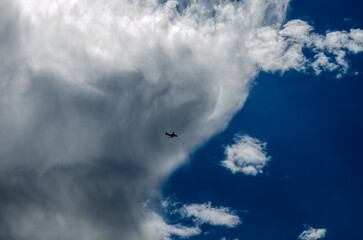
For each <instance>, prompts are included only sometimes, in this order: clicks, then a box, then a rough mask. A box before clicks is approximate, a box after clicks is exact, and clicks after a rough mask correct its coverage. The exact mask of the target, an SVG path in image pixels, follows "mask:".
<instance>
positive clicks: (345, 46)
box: [246, 19, 363, 77]
mask: <svg viewBox="0 0 363 240" xmlns="http://www.w3.org/2000/svg"><path fill="white" fill-rule="evenodd" d="M246 46H247V48H248V54H249V56H250V57H251V58H252V59H253V60H254V61H255V62H256V64H258V65H259V66H260V67H261V69H263V70H264V71H281V72H284V71H287V70H290V69H295V70H298V71H301V70H302V71H307V70H308V69H309V68H312V69H313V70H314V72H315V74H320V73H321V71H330V72H332V71H338V74H337V77H339V76H342V75H344V74H346V73H347V71H348V69H349V64H348V63H347V61H346V59H345V56H346V55H347V54H348V53H349V54H353V53H354V54H356V53H359V52H361V51H363V31H362V30H361V29H351V30H350V32H346V31H335V32H329V31H328V32H327V33H326V34H325V35H322V34H317V33H314V32H313V27H312V26H311V25H309V24H308V23H307V22H305V21H302V20H298V19H297V20H291V21H289V22H287V23H286V24H285V25H284V26H283V27H282V28H281V29H279V28H276V27H274V26H264V27H261V28H258V29H256V30H255V31H252V32H251V33H250V34H249V38H248V40H247V41H246ZM304 49H306V50H310V51H311V52H312V53H311V56H310V55H305V54H304V51H303V50H304Z"/></svg>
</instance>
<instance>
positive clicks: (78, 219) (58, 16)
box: [0, 0, 362, 240]
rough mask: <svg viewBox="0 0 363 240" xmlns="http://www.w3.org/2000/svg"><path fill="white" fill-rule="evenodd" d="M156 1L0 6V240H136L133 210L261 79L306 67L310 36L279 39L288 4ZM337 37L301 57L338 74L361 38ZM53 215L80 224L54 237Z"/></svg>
mask: <svg viewBox="0 0 363 240" xmlns="http://www.w3.org/2000/svg"><path fill="white" fill-rule="evenodd" d="M160 2H162V1H158V0H72V1H64V0H53V1H49V0H32V1H29V0H2V1H0V55H1V58H0V78H1V79H0V80H1V81H0V82H1V83H0V93H1V94H0V113H1V114H0V159H1V161H0V185H1V186H2V189H3V192H2V193H1V194H8V196H7V197H4V199H8V200H6V202H0V208H1V210H2V211H0V219H1V222H0V226H1V230H3V231H0V238H4V239H8V238H10V239H12V238H13V239H20V238H27V239H29V240H33V239H36V240H39V239H40V240H42V239H49V236H52V238H53V239H65V238H67V239H76V238H77V239H80V240H82V239H92V237H93V236H102V239H105V240H108V239H116V238H122V239H138V240H139V239H142V238H140V237H139V235H140V234H141V235H142V233H140V232H139V229H140V226H141V225H143V222H144V220H145V218H144V214H143V212H142V210H141V209H142V208H141V203H142V202H144V201H145V199H146V198H148V197H150V195H153V194H154V193H155V192H157V191H159V184H160V182H161V179H165V178H166V176H168V174H170V173H171V171H173V170H174V169H175V168H176V167H178V166H179V165H180V164H182V163H183V162H184V161H185V159H186V158H187V156H188V155H189V154H190V153H191V152H192V151H193V150H194V149H196V148H197V147H198V146H200V145H201V144H202V143H203V142H204V141H206V140H207V139H208V138H210V137H211V136H213V135H214V134H216V133H217V132H219V131H221V130H223V129H224V128H225V127H226V126H227V124H228V122H229V121H230V119H231V118H232V117H233V115H234V114H235V113H236V112H237V111H238V110H239V109H241V107H242V106H243V104H244V102H245V100H246V98H247V96H248V91H249V86H250V83H251V81H253V79H254V78H255V76H256V75H257V74H258V71H259V70H260V68H262V69H264V70H266V71H276V70H282V71H284V70H287V69H290V68H294V69H298V70H301V69H304V64H305V63H306V59H305V58H304V56H303V55H302V54H301V48H302V42H306V41H307V40H306V39H307V38H310V39H313V38H312V36H315V35H313V34H312V33H310V34H308V33H307V32H308V31H309V27H307V26H306V24H305V25H304V23H303V22H295V23H294V22H293V23H294V24H296V25H299V26H300V27H298V28H297V29H298V31H297V32H296V33H294V32H293V31H292V30H291V27H290V26H291V25H292V23H289V24H287V25H285V27H283V29H281V28H280V27H281V25H282V23H283V20H284V18H285V16H286V9H287V6H288V2H289V1H288V0H276V1H270V0H246V1H239V2H233V3H230V2H227V1H204V0H197V1H183V2H188V3H187V4H185V5H183V6H184V7H179V8H178V9H177V7H176V5H177V3H178V1H173V0H170V1H168V2H167V3H166V4H162V3H160ZM262 26H263V27H262ZM284 29H285V30H284ZM289 29H290V30H289ZM280 30H282V32H280ZM299 33H302V35H301V36H299ZM339 33H341V34H343V32H339ZM344 34H345V35H344ZM344 34H343V35H344V36H338V35H339V34H335V35H334V34H330V35H329V36H328V38H329V41H327V40H324V38H322V37H319V36H320V35H316V36H318V37H317V40H316V41H315V40H314V44H312V43H310V45H309V46H311V47H312V48H316V49H317V50H316V51H320V52H322V51H324V53H325V54H326V56H327V57H330V55H329V54H327V53H330V52H332V54H333V55H334V54H335V53H337V54H335V55H337V57H336V60H335V59H334V58H331V57H330V58H329V61H328V62H332V61H334V64H336V65H338V66H339V67H340V68H342V66H343V65H344V64H345V63H347V61H345V60H344V57H345V55H346V54H348V53H350V52H351V53H357V52H360V51H361V48H362V32H361V30H359V29H356V30H351V31H350V32H349V33H348V32H347V33H344ZM339 39H340V40H339ZM253 42H256V43H260V44H259V45H254V44H252V43H253ZM317 43H319V44H320V45H319V44H317ZM337 44H338V45H339V44H340V45H341V46H340V45H339V46H340V47H341V48H342V49H341V48H340V47H339V46H337ZM306 45H308V44H306ZM319 46H321V48H319ZM334 46H337V47H334ZM259 49H260V50H259ZM319 49H324V50H319ZM346 49H347V50H348V51H346ZM340 50H342V51H343V53H340V52H339V51H340ZM320 61H322V60H320ZM322 64H323V63H320V65H319V64H318V63H317V64H316V65H317V66H318V67H319V66H320V67H321V66H322ZM324 64H326V63H324ZM343 67H344V66H343ZM347 67H349V66H345V68H347ZM327 69H329V68H327ZM339 71H340V70H339ZM340 73H342V74H343V73H344V71H340ZM166 130H169V131H170V130H172V131H176V132H177V133H178V134H179V138H178V139H175V141H172V142H171V141H169V139H167V138H165V136H163V133H164V132H165V131H166ZM250 168H251V167H250ZM245 171H246V172H248V171H249V172H250V174H253V171H259V169H257V168H256V169H255V168H253V167H252V169H248V167H247V168H246V169H245ZM45 183H46V184H45ZM34 192H35V193H39V194H37V197H34V194H33V193H34ZM110 203H112V204H110ZM114 203H118V204H114ZM9 209H11V210H9ZM20 209H37V212H34V211H30V210H29V211H25V210H24V211H23V210H20ZM54 213H59V215H60V216H62V221H61V222H65V223H77V224H74V225H82V224H83V225H84V226H86V227H85V228H78V227H74V228H72V231H68V232H67V236H64V235H63V234H62V233H63V232H64V231H66V230H65V229H67V225H66V224H65V225H62V224H61V223H60V224H58V225H56V224H55V225H54V226H53V227H52V228H50V227H47V226H48V225H49V221H48V218H47V216H53V214H54ZM39 216H45V217H39ZM20 219H21V221H20ZM34 219H36V220H37V221H34ZM174 227H175V226H174ZM174 227H170V229H171V230H170V229H169V232H173V231H174V232H177V231H178V230H176V229H180V226H179V227H178V226H176V227H175V228H174ZM82 229H92V232H90V233H89V235H92V236H89V235H87V234H88V232H87V231H84V230H82ZM149 239H150V238H147V240H149Z"/></svg>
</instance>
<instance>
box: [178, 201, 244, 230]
mask: <svg viewBox="0 0 363 240" xmlns="http://www.w3.org/2000/svg"><path fill="white" fill-rule="evenodd" d="M179 211H180V214H181V215H182V216H183V217H189V218H193V219H194V220H195V221H196V222H198V223H200V224H204V223H207V224H210V225H214V226H225V227H230V228H232V227H236V226H237V225H239V224H241V220H240V218H239V217H238V216H237V215H236V213H235V212H234V211H233V210H231V209H230V208H227V207H212V206H211V203H210V202H207V203H203V204H189V205H183V207H182V208H181V209H180V210H179Z"/></svg>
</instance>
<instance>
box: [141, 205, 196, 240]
mask: <svg viewBox="0 0 363 240" xmlns="http://www.w3.org/2000/svg"><path fill="white" fill-rule="evenodd" d="M142 228H143V231H142V233H143V234H144V235H143V239H163V240H169V239H172V238H171V237H172V236H175V237H180V238H189V237H192V236H196V235H199V234H201V232H202V231H201V229H200V228H199V227H197V226H194V227H188V226H183V225H181V224H174V225H170V224H167V223H166V222H165V221H164V220H163V219H162V217H161V216H159V215H157V214H156V213H154V212H151V211H149V213H148V216H147V218H146V221H144V223H143V225H142Z"/></svg>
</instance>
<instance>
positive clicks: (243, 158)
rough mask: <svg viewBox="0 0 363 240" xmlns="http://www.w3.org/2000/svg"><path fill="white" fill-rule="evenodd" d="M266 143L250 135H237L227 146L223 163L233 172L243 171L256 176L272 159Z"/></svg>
mask: <svg viewBox="0 0 363 240" xmlns="http://www.w3.org/2000/svg"><path fill="white" fill-rule="evenodd" d="M266 144H267V143H264V142H261V141H260V140H258V139H256V138H252V137H250V136H248V135H237V136H235V138H234V143H233V144H232V145H229V146H227V147H226V149H225V154H226V159H225V160H223V161H222V162H221V164H222V166H224V167H226V168H228V169H229V170H230V171H231V172H232V173H237V172H242V173H244V174H246V175H253V176H256V175H257V174H260V173H262V172H263V168H264V167H265V166H266V164H267V162H268V161H269V160H270V157H269V156H268V155H267V151H266Z"/></svg>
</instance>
